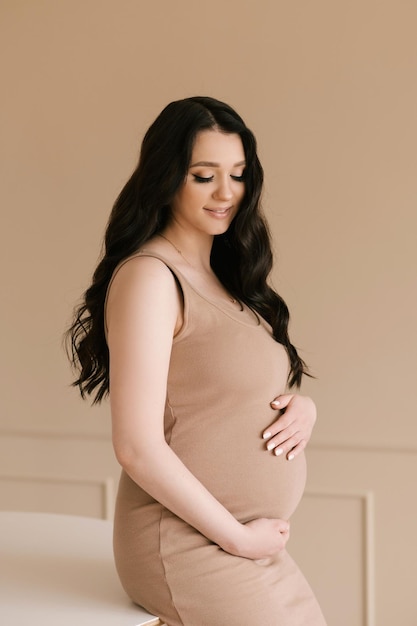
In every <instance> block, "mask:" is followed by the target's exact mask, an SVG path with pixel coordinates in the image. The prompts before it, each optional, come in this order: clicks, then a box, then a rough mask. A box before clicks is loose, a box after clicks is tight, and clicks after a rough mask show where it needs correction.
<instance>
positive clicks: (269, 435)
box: [262, 433, 272, 439]
mask: <svg viewBox="0 0 417 626" xmlns="http://www.w3.org/2000/svg"><path fill="white" fill-rule="evenodd" d="M271 436H272V433H264V434H263V435H262V437H263V438H264V439H269V438H270V437H271Z"/></svg>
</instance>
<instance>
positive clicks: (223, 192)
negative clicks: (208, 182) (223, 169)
mask: <svg viewBox="0 0 417 626" xmlns="http://www.w3.org/2000/svg"><path fill="white" fill-rule="evenodd" d="M230 183H231V181H230V177H229V176H222V177H221V178H220V179H219V183H218V185H217V187H216V189H215V191H214V192H213V197H214V198H215V199H216V200H231V199H232V198H233V192H232V189H231V186H230Z"/></svg>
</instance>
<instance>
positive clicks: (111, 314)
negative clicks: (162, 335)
mask: <svg viewBox="0 0 417 626" xmlns="http://www.w3.org/2000/svg"><path fill="white" fill-rule="evenodd" d="M106 318H107V326H108V329H109V330H110V327H111V326H112V321H113V322H115V323H116V326H118V325H119V324H122V323H123V324H125V323H129V320H131V321H132V323H133V322H134V323H138V322H139V320H143V322H144V323H146V324H147V325H148V327H149V326H150V325H153V324H159V325H161V324H163V325H166V324H168V326H170V327H171V326H173V327H174V328H175V329H177V328H178V327H179V326H180V324H181V319H182V299H181V295H180V293H179V289H178V285H177V282H176V280H175V278H174V275H173V274H172V272H171V270H170V269H169V268H168V267H167V266H166V265H165V263H164V262H163V261H161V260H160V259H158V258H155V257H152V256H135V257H132V258H130V259H128V260H127V261H126V262H125V263H123V265H121V266H120V267H119V269H118V270H117V271H116V273H115V275H114V277H113V280H112V284H111V286H110V289H109V293H108V298H107V305H106Z"/></svg>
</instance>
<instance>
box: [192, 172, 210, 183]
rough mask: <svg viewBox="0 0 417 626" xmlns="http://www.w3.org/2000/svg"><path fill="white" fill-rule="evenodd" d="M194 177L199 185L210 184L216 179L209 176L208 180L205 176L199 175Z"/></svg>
mask: <svg viewBox="0 0 417 626" xmlns="http://www.w3.org/2000/svg"><path fill="white" fill-rule="evenodd" d="M193 176H194V180H195V181H196V182H197V183H210V182H211V181H212V180H213V178H214V176H209V177H208V178H205V177H204V176H197V174H193Z"/></svg>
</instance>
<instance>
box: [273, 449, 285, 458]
mask: <svg viewBox="0 0 417 626" xmlns="http://www.w3.org/2000/svg"><path fill="white" fill-rule="evenodd" d="M283 452H284V450H283V449H282V448H276V449H275V455H276V456H279V455H280V454H282V453H283Z"/></svg>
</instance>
